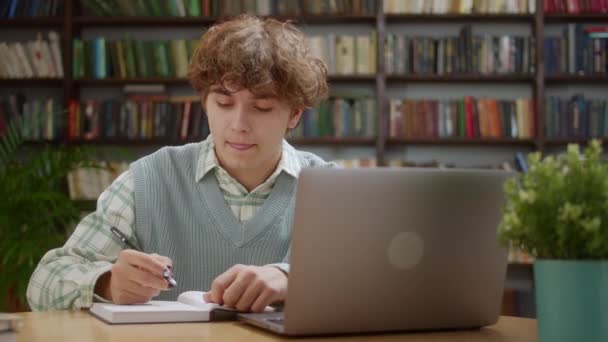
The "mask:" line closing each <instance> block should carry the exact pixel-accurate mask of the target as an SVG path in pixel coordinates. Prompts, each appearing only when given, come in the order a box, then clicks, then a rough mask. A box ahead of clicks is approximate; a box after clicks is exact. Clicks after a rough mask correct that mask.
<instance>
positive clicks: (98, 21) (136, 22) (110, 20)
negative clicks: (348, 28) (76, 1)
mask: <svg viewBox="0 0 608 342" xmlns="http://www.w3.org/2000/svg"><path fill="white" fill-rule="evenodd" d="M227 18H229V16H228V17H223V18H212V17H153V16H149V17H129V16H122V17H97V16H88V17H85V16H79V17H75V18H74V24H76V25H78V26H81V27H86V26H121V27H122V26H126V27H136V26H144V27H145V26H150V25H170V26H196V25H211V24H213V23H214V22H216V21H221V20H224V19H227ZM272 18H275V19H277V20H281V21H286V20H291V21H293V22H294V23H295V24H336V23H339V24H348V23H351V24H359V23H367V24H375V22H376V16H375V15H344V14H340V15H301V16H272Z"/></svg>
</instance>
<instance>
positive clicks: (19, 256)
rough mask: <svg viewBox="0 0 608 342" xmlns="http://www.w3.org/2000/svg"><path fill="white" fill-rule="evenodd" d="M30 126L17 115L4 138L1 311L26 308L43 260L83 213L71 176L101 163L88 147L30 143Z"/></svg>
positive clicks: (0, 158) (0, 155)
mask: <svg viewBox="0 0 608 342" xmlns="http://www.w3.org/2000/svg"><path fill="white" fill-rule="evenodd" d="M29 126H31V124H29V123H26V122H23V121H22V120H21V119H14V120H12V121H11V123H10V124H9V125H8V128H7V130H6V133H5V134H4V135H2V136H0V199H1V200H0V237H1V238H0V272H1V274H2V281H0V311H18V310H24V309H26V308H27V302H26V300H25V293H26V289H27V284H28V281H29V278H30V275H31V274H32V272H33V271H34V268H35V267H36V265H37V263H38V261H39V260H40V258H41V257H42V256H43V255H44V254H45V253H46V252H47V251H48V250H50V249H52V248H55V247H59V246H61V245H62V244H63V243H64V242H65V240H66V237H67V236H68V234H69V233H70V232H69V227H74V222H76V221H77V219H78V217H79V216H80V210H79V209H78V206H77V204H76V203H75V202H74V201H72V200H71V199H70V198H69V196H68V192H67V186H66V176H67V174H68V173H69V172H70V171H72V170H75V169H76V168H80V167H97V164H96V163H95V162H94V161H92V154H91V150H90V149H86V148H74V147H65V146H64V147H61V148H57V147H51V146H48V145H46V146H43V147H30V148H28V147H27V146H25V144H24V140H23V136H24V132H27V130H29V129H34V128H33V127H29Z"/></svg>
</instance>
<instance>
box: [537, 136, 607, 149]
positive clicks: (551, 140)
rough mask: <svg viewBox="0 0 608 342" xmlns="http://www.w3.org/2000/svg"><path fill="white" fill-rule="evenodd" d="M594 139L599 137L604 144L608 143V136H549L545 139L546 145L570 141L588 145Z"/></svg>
mask: <svg viewBox="0 0 608 342" xmlns="http://www.w3.org/2000/svg"><path fill="white" fill-rule="evenodd" d="M593 139H598V140H600V141H601V142H602V145H604V146H606V143H608V138H605V137H604V138H547V139H546V140H545V145H547V146H553V147H556V146H566V145H568V144H570V143H574V144H579V145H583V146H584V145H587V144H589V142H590V141H591V140H593Z"/></svg>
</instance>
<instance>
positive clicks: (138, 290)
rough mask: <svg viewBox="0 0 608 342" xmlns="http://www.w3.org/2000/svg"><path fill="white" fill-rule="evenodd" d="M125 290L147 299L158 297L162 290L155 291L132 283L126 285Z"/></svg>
mask: <svg viewBox="0 0 608 342" xmlns="http://www.w3.org/2000/svg"><path fill="white" fill-rule="evenodd" d="M123 290H125V291H129V292H130V293H132V294H136V295H139V296H142V297H146V298H148V299H149V298H153V297H156V296H158V295H159V294H160V290H158V289H155V288H152V287H147V286H141V285H139V284H137V283H135V282H132V281H131V282H129V283H127V284H125V285H124V288H123Z"/></svg>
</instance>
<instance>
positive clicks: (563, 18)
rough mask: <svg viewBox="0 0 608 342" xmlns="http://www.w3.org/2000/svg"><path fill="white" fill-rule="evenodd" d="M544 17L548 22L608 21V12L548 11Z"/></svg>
mask: <svg viewBox="0 0 608 342" xmlns="http://www.w3.org/2000/svg"><path fill="white" fill-rule="evenodd" d="M544 19H545V22H547V23H580V22H583V23H608V13H603V14H602V13H581V14H562V13H559V14H557V13H547V14H545V15H544Z"/></svg>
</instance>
